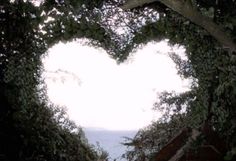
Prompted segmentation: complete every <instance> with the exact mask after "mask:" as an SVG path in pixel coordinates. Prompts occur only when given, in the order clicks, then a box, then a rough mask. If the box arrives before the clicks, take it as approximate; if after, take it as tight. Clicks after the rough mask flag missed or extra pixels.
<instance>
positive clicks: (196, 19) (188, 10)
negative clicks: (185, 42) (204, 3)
mask: <svg viewBox="0 0 236 161" xmlns="http://www.w3.org/2000/svg"><path fill="white" fill-rule="evenodd" d="M155 1H156V0H141V1H135V0H128V1H127V2H126V3H125V4H124V5H123V6H121V8H122V9H125V10H127V9H132V8H135V7H138V6H143V5H144V4H147V3H152V2H155ZM159 2H161V3H163V4H164V5H166V6H167V7H168V8H170V9H172V10H173V11H176V12H177V13H179V14H180V15H182V16H184V17H185V18H187V19H189V20H190V21H191V22H193V23H195V24H196V25H199V26H201V27H202V28H204V29H205V30H206V31H208V32H209V33H210V34H211V36H212V37H214V38H215V39H216V40H218V41H219V42H220V43H221V44H222V46H223V47H224V48H229V50H230V51H231V52H233V51H236V43H235V42H234V41H233V39H232V38H231V37H230V36H228V35H227V33H226V32H224V29H223V28H222V27H221V26H219V25H217V24H216V23H215V22H214V21H213V20H212V19H211V18H209V17H207V16H205V15H203V14H201V12H200V11H199V8H198V6H199V2H198V1H195V0H182V1H179V0H174V1H173V0H159ZM212 3H214V1H212ZM217 3H218V2H215V5H218V4H217ZM211 9H212V10H213V11H212V12H217V11H214V10H215V9H216V8H211Z"/></svg>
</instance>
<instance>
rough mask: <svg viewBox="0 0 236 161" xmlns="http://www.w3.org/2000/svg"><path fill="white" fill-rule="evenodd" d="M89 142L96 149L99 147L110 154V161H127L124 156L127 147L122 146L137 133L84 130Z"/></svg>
mask: <svg viewBox="0 0 236 161" xmlns="http://www.w3.org/2000/svg"><path fill="white" fill-rule="evenodd" d="M84 132H85V135H86V137H87V139H88V142H89V143H90V144H92V145H94V146H95V147H96V146H97V145H99V146H100V147H101V148H102V149H104V150H105V151H106V152H108V153H109V161H126V160H125V159H124V158H122V155H123V154H124V153H125V152H126V150H128V149H127V147H126V146H124V145H122V143H123V142H124V141H125V137H128V138H133V137H134V136H135V134H136V133H137V131H111V130H104V129H94V128H84Z"/></svg>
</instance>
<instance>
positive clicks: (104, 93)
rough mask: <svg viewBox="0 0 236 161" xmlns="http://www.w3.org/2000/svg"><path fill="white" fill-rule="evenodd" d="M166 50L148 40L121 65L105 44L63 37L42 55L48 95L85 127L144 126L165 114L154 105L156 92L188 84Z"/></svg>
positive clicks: (184, 88)
mask: <svg viewBox="0 0 236 161" xmlns="http://www.w3.org/2000/svg"><path fill="white" fill-rule="evenodd" d="M175 50H177V49H175ZM167 52H171V48H170V47H168V45H167V43H166V42H161V43H149V44H147V45H146V46H145V47H144V48H143V49H141V50H138V52H137V53H134V54H132V56H131V58H130V61H127V62H125V63H121V64H119V65H118V64H117V63H116V62H115V60H113V59H111V58H110V57H109V56H108V54H106V53H105V51H103V50H102V49H99V50H98V49H93V48H91V47H88V46H82V45H80V44H79V43H76V42H72V43H67V44H63V43H59V44H57V45H55V46H54V47H53V48H51V49H50V50H49V53H48V56H46V57H45V58H44V59H43V62H44V68H45V72H44V74H43V77H44V78H45V82H46V84H47V87H48V96H49V99H50V100H51V101H52V102H53V103H55V104H59V105H62V106H66V107H67V109H68V115H69V117H70V118H71V119H72V120H74V121H75V122H76V123H77V124H78V125H81V126H82V127H96V128H105V129H109V130H136V129H139V128H142V127H144V126H147V125H148V124H150V123H151V121H152V120H156V119H157V118H158V117H160V114H159V113H158V112H157V111H153V110H152V107H153V103H154V102H155V100H156V97H157V96H156V94H157V92H161V91H164V90H167V91H172V90H175V91H177V92H181V91H185V90H187V86H186V85H187V81H186V80H185V81H183V80H181V79H180V77H179V76H178V75H177V74H176V73H177V71H176V69H175V64H174V63H173V62H172V60H171V59H170V58H169V57H168V56H167V54H166V53H167ZM177 52H180V53H183V52H184V50H183V49H181V48H180V49H178V50H177ZM53 71H54V72H53ZM56 71H61V72H58V73H57V72H56ZM63 71H66V72H63ZM75 77H76V78H75ZM77 78H78V79H79V81H78V79H77ZM78 82H79V83H78Z"/></svg>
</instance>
